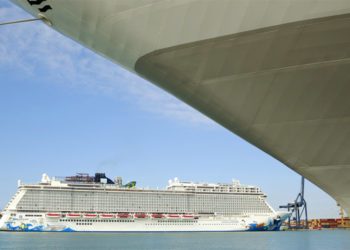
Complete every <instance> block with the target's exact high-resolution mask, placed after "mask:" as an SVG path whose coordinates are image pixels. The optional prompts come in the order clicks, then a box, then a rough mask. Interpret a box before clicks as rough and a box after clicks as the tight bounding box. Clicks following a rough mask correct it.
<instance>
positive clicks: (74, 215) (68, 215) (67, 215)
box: [66, 213, 81, 218]
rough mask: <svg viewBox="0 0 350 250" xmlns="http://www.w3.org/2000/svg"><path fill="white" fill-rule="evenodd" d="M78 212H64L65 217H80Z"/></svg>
mask: <svg viewBox="0 0 350 250" xmlns="http://www.w3.org/2000/svg"><path fill="white" fill-rule="evenodd" d="M80 216H81V215H80V214H75V213H69V214H66V217H67V218H80Z"/></svg>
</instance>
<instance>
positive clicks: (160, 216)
mask: <svg viewBox="0 0 350 250" xmlns="http://www.w3.org/2000/svg"><path fill="white" fill-rule="evenodd" d="M163 217H164V215H163V214H152V218H155V219H161V218H163Z"/></svg>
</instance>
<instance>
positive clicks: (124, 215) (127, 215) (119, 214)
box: [118, 213, 130, 218]
mask: <svg viewBox="0 0 350 250" xmlns="http://www.w3.org/2000/svg"><path fill="white" fill-rule="evenodd" d="M129 216H130V214H128V213H118V218H129Z"/></svg>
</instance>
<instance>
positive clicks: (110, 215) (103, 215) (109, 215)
mask: <svg viewBox="0 0 350 250" xmlns="http://www.w3.org/2000/svg"><path fill="white" fill-rule="evenodd" d="M114 217H115V216H114V214H100V218H102V219H112V218H114Z"/></svg>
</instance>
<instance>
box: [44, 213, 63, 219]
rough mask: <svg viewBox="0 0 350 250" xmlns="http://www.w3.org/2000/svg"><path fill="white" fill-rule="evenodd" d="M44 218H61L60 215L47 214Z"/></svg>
mask: <svg viewBox="0 0 350 250" xmlns="http://www.w3.org/2000/svg"><path fill="white" fill-rule="evenodd" d="M46 217H49V218H59V217H61V214H60V213H47V214H46Z"/></svg>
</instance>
